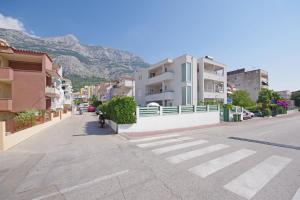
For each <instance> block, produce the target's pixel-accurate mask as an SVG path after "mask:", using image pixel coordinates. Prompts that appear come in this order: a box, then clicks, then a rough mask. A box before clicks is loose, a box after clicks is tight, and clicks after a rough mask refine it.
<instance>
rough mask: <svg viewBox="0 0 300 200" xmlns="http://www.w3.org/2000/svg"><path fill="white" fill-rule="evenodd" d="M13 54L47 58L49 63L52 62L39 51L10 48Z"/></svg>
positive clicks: (44, 53)
mask: <svg viewBox="0 0 300 200" xmlns="http://www.w3.org/2000/svg"><path fill="white" fill-rule="evenodd" d="M11 48H12V50H13V51H14V53H17V54H25V55H33V56H43V55H45V56H47V57H48V58H49V60H51V62H53V60H52V58H51V57H50V56H49V55H48V54H47V53H46V52H41V51H32V50H26V49H16V48H14V47H11Z"/></svg>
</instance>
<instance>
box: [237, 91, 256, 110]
mask: <svg viewBox="0 0 300 200" xmlns="http://www.w3.org/2000/svg"><path fill="white" fill-rule="evenodd" d="M232 99H233V105H235V106H241V107H250V106H254V105H255V104H254V102H253V101H252V100H251V98H250V95H249V93H248V92H247V91H245V90H238V91H235V92H234V93H233V94H232Z"/></svg>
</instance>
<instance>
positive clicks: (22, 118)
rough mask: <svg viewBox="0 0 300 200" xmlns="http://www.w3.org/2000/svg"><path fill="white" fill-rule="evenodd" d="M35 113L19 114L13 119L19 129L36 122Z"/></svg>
mask: <svg viewBox="0 0 300 200" xmlns="http://www.w3.org/2000/svg"><path fill="white" fill-rule="evenodd" d="M36 113H37V111H36V110H29V111H25V112H20V113H18V114H17V116H16V117H15V118H14V119H15V121H16V123H17V125H18V126H19V127H24V126H28V125H34V124H35V121H36Z"/></svg>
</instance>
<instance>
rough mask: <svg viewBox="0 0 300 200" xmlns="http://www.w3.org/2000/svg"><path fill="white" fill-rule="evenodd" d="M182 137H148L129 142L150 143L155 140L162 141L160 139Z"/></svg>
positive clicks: (172, 135) (176, 135) (171, 135)
mask: <svg viewBox="0 0 300 200" xmlns="http://www.w3.org/2000/svg"><path fill="white" fill-rule="evenodd" d="M178 136H180V135H178V134H170V135H163V136H155V137H147V138H142V139H133V140H129V142H150V141H154V140H160V139H166V138H172V137H178Z"/></svg>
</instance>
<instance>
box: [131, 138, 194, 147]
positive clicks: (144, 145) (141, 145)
mask: <svg viewBox="0 0 300 200" xmlns="http://www.w3.org/2000/svg"><path fill="white" fill-rule="evenodd" d="M192 139H193V138H191V137H181V138H176V139H169V140H161V141H156V142H151V143H143V144H137V145H136V146H138V147H141V148H147V147H155V146H159V145H163V144H170V143H175V142H181V141H186V140H192Z"/></svg>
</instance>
